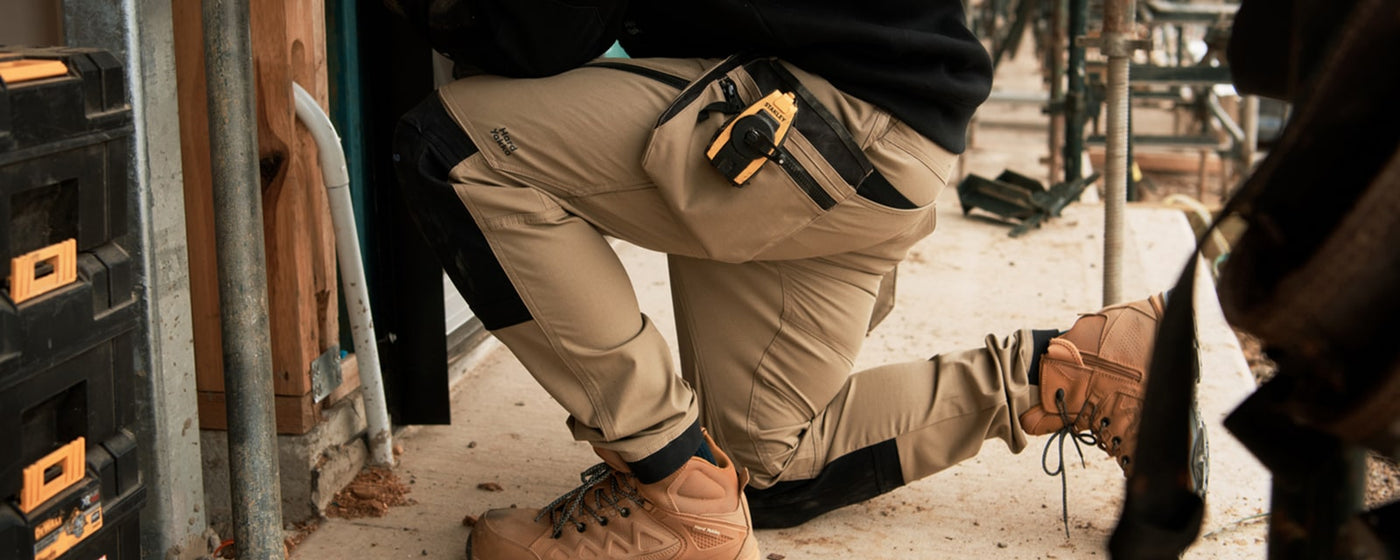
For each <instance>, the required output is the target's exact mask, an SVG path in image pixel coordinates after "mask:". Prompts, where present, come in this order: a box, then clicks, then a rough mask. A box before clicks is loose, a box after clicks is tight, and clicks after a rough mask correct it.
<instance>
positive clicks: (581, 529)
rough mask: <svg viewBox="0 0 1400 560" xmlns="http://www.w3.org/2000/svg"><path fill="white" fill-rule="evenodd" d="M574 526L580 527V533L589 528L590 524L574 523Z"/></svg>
mask: <svg viewBox="0 0 1400 560" xmlns="http://www.w3.org/2000/svg"><path fill="white" fill-rule="evenodd" d="M574 528H575V529H578V532H580V533H582V532H584V531H586V530H588V526H587V525H584V524H583V523H578V524H575V525H574Z"/></svg>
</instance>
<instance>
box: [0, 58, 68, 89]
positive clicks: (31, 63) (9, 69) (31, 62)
mask: <svg viewBox="0 0 1400 560" xmlns="http://www.w3.org/2000/svg"><path fill="white" fill-rule="evenodd" d="M67 74H68V66H67V65H65V64H63V61H60V60H36V59H26V60H6V61H3V62H0V82H5V83H6V84H15V83H19V82H27V81H29V80H40V79H43V78H52V77H54V76H64V75H67Z"/></svg>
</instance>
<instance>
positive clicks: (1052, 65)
mask: <svg viewBox="0 0 1400 560" xmlns="http://www.w3.org/2000/svg"><path fill="white" fill-rule="evenodd" d="M1053 2H1054V4H1053V6H1052V11H1051V16H1050V28H1051V29H1052V30H1053V33H1052V37H1053V39H1052V42H1051V44H1050V48H1048V49H1046V51H1048V54H1049V56H1048V57H1047V58H1049V60H1048V61H1047V64H1046V67H1048V68H1049V69H1050V104H1049V111H1048V112H1049V114H1050V157H1049V160H1050V161H1049V165H1048V167H1049V168H1050V180H1049V184H1051V185H1053V184H1055V183H1058V182H1060V181H1059V176H1060V168H1061V165H1062V163H1063V161H1062V160H1063V159H1064V154H1063V153H1062V152H1061V151H1060V149H1061V146H1062V144H1063V142H1064V135H1065V50H1066V49H1067V48H1068V46H1069V39H1068V38H1067V35H1068V34H1069V0H1053Z"/></svg>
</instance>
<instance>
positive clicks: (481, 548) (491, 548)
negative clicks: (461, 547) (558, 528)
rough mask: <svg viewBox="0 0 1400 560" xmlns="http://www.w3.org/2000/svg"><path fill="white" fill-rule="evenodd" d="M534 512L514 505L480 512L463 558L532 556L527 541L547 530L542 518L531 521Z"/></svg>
mask: <svg viewBox="0 0 1400 560" xmlns="http://www.w3.org/2000/svg"><path fill="white" fill-rule="evenodd" d="M535 514H536V512H535V511H533V510H522V509H516V508H508V509H493V510H491V511H488V512H486V513H485V514H483V515H482V516H481V518H480V519H479V520H477V522H476V526H475V527H473V528H472V534H471V537H470V538H469V539H467V551H468V554H467V560H495V559H497V558H511V559H514V558H526V559H528V558H535V557H536V556H535V554H534V553H533V552H531V551H530V545H531V544H533V543H534V542H535V541H536V540H539V539H540V538H548V537H549V532H550V527H549V526H548V525H547V524H545V523H544V522H543V521H535Z"/></svg>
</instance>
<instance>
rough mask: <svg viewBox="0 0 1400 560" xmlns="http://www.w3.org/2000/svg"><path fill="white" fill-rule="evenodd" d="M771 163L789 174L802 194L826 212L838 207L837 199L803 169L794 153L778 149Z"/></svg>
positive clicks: (785, 149)
mask: <svg viewBox="0 0 1400 560" xmlns="http://www.w3.org/2000/svg"><path fill="white" fill-rule="evenodd" d="M771 161H774V162H776V163H777V164H778V166H779V167H782V168H783V171H785V172H787V174H788V177H791V178H792V181H793V182H794V183H797V186H798V188H800V189H802V192H804V193H807V198H810V199H812V202H815V203H817V207H819V208H821V209H822V210H823V211H826V210H830V209H831V207H832V206H836V199H834V198H832V197H831V195H830V194H827V192H826V189H823V188H822V187H821V185H819V184H817V180H816V178H814V177H812V174H811V173H809V172H807V169H806V168H804V167H802V164H800V163H798V162H797V160H796V159H795V158H793V157H792V153H791V152H789V151H787V148H778V153H777V154H776V155H775V156H774V158H773V159H772V160H771Z"/></svg>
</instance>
